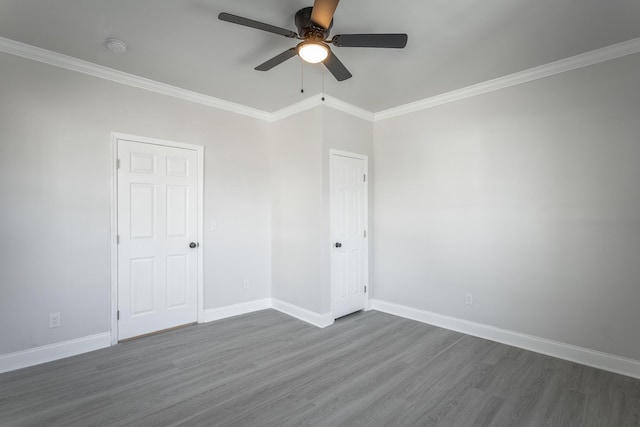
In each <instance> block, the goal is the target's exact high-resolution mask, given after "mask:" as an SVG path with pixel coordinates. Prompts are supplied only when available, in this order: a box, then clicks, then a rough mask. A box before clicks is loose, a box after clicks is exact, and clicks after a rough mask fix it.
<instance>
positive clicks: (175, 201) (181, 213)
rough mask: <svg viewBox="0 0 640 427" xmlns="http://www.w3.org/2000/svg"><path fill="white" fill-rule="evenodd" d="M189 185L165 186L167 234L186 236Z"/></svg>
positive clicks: (169, 235)
mask: <svg viewBox="0 0 640 427" xmlns="http://www.w3.org/2000/svg"><path fill="white" fill-rule="evenodd" d="M188 196H189V187H187V186H184V185H168V186H167V236H168V237H186V235H187V229H188V226H187V220H188V218H189V213H188V210H189V204H188V200H187V198H188Z"/></svg>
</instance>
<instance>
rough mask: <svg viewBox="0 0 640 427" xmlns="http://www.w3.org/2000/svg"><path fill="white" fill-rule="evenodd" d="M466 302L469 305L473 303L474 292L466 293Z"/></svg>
mask: <svg viewBox="0 0 640 427" xmlns="http://www.w3.org/2000/svg"><path fill="white" fill-rule="evenodd" d="M464 303H465V304H467V305H473V294H469V293H467V294H464Z"/></svg>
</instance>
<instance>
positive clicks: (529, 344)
mask: <svg viewBox="0 0 640 427" xmlns="http://www.w3.org/2000/svg"><path fill="white" fill-rule="evenodd" d="M372 307H373V309H374V310H377V311H382V312H384V313H388V314H393V315H395V316H400V317H404V318H407V319H411V320H416V321H418V322H422V323H428V324H430V325H434V326H439V327H441V328H445V329H449V330H452V331H456V332H461V333H463V334H467V335H473V336H475V337H479V338H485V339H488V340H491V341H496V342H499V343H502V344H507V345H510V346H513V347H518V348H523V349H525V350H530V351H535V352H536V353H541V354H546V355H547V356H553V357H557V358H559V359H564V360H569V361H571V362H576V363H580V364H582V365H587V366H592V367H594V368H598V369H604V370H605V371H610V372H615V373H616V374H621V375H626V376H629V377H633V378H640V361H638V360H633V359H627V358H624V357H620V356H615V355H613V354H608V353H603V352H600V351H595V350H591V349H588V348H584V347H578V346H575V345H571V344H565V343H562V342H559V341H552V340H548V339H545V338H540V337H535V336H532V335H526V334H521V333H519V332H515V331H510V330H508V329H501V328H496V327H494V326H489V325H484V324H482V323H475V322H470V321H468V320H462V319H458V318H455V317H449V316H445V315H442V314H438V313H432V312H429V311H425V310H419V309H416V308H411V307H407V306H404V305H400V304H394V303H391V302H386V301H380V300H373V301H372Z"/></svg>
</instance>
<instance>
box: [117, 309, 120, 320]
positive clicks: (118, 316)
mask: <svg viewBox="0 0 640 427" xmlns="http://www.w3.org/2000/svg"><path fill="white" fill-rule="evenodd" d="M116 317H117V318H118V320H120V310H118V315H117V316H116Z"/></svg>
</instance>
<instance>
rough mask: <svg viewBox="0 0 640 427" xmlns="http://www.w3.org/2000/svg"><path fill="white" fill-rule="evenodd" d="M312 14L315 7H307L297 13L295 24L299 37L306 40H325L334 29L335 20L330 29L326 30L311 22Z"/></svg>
mask: <svg viewBox="0 0 640 427" xmlns="http://www.w3.org/2000/svg"><path fill="white" fill-rule="evenodd" d="M311 12H313V7H305V8H302V9H300V10H299V11H298V12H296V17H295V23H296V28H298V35H299V36H300V37H301V38H303V39H305V40H309V39H313V40H325V39H326V38H327V37H328V36H329V31H330V30H331V27H333V19H332V20H331V24H329V28H326V29H325V28H322V27H320V26H318V25H316V24H314V23H313V22H311Z"/></svg>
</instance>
